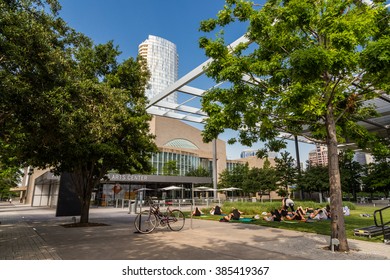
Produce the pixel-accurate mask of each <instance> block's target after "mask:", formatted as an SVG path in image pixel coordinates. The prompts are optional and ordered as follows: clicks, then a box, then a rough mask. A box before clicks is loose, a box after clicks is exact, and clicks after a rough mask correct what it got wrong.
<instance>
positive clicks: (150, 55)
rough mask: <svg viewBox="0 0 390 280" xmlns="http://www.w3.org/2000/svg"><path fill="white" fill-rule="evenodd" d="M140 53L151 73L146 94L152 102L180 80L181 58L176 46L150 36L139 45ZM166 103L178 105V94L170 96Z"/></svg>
mask: <svg viewBox="0 0 390 280" xmlns="http://www.w3.org/2000/svg"><path fill="white" fill-rule="evenodd" d="M138 53H139V55H140V56H142V57H143V58H144V59H145V60H146V61H147V65H148V69H149V71H150V73H151V77H150V80H149V83H148V87H147V89H146V92H145V93H146V96H147V98H148V99H149V100H150V99H151V98H153V97H154V96H155V95H157V94H159V93H161V92H162V91H163V90H164V89H165V88H167V87H168V86H170V85H171V84H173V83H174V82H175V81H176V80H177V79H178V65H179V57H178V54H177V50H176V45H175V44H174V43H172V42H170V41H168V40H166V39H164V38H161V37H157V36H153V35H149V37H148V39H146V40H145V41H144V42H142V43H141V44H140V45H139V47H138ZM164 101H167V102H171V103H177V93H174V94H171V95H169V96H168V97H167V98H166V99H165V100H164Z"/></svg>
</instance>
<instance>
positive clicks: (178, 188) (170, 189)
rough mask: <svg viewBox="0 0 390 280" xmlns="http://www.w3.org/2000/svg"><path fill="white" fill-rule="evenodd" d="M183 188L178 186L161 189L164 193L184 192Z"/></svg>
mask: <svg viewBox="0 0 390 280" xmlns="http://www.w3.org/2000/svg"><path fill="white" fill-rule="evenodd" d="M182 189H183V187H178V186H169V187H165V188H161V189H160V190H162V191H172V190H182Z"/></svg>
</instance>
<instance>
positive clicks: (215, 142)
mask: <svg viewBox="0 0 390 280" xmlns="http://www.w3.org/2000/svg"><path fill="white" fill-rule="evenodd" d="M212 145H213V174H212V175H213V189H214V198H217V176H218V171H217V139H214V140H213V142H212Z"/></svg>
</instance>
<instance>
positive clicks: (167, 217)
mask: <svg viewBox="0 0 390 280" xmlns="http://www.w3.org/2000/svg"><path fill="white" fill-rule="evenodd" d="M148 203H149V210H145V211H143V212H141V213H139V214H138V215H137V217H136V219H135V221H134V226H135V228H136V229H137V230H138V232H141V233H150V232H152V231H153V230H154V229H155V228H156V227H165V226H168V227H169V228H170V229H171V230H172V231H179V230H181V229H182V228H183V226H184V223H185V217H184V214H183V212H181V211H180V210H179V209H172V210H171V209H170V208H169V207H168V208H167V210H166V212H165V213H163V212H161V211H160V207H159V206H158V205H155V204H154V203H153V201H152V200H151V199H150V198H149V199H148ZM145 217H146V218H145Z"/></svg>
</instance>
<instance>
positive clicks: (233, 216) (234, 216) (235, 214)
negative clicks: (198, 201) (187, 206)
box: [192, 205, 243, 222]
mask: <svg viewBox="0 0 390 280" xmlns="http://www.w3.org/2000/svg"><path fill="white" fill-rule="evenodd" d="M202 214H203V213H202V211H200V210H199V209H198V207H196V208H195V210H194V212H193V213H192V215H194V216H201V215H202ZM210 214H211V215H222V218H221V221H227V222H228V221H230V220H237V221H238V220H239V219H240V216H241V215H242V214H243V212H241V211H240V210H238V209H237V208H233V209H232V212H231V213H229V214H227V215H224V214H223V212H222V209H221V207H219V206H218V205H217V206H215V207H213V208H212V209H211V210H210Z"/></svg>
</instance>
